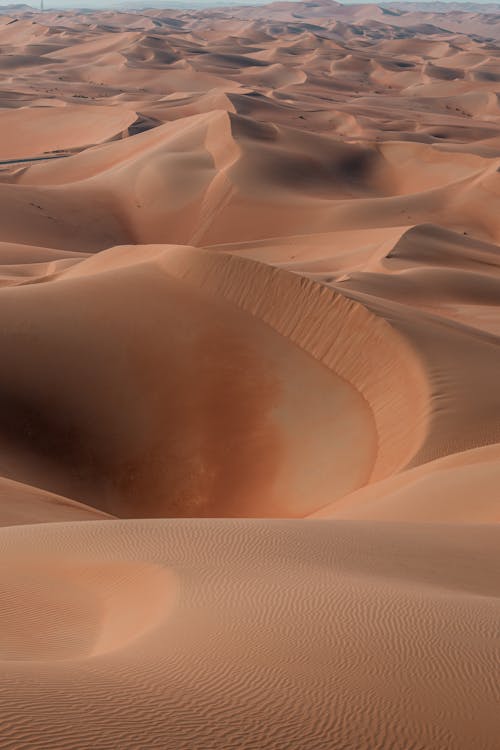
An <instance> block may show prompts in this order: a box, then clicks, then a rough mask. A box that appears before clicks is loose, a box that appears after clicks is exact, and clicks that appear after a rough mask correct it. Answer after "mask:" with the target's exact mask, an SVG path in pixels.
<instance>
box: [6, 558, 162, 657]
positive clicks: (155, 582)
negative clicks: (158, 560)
mask: <svg viewBox="0 0 500 750" xmlns="http://www.w3.org/2000/svg"><path fill="white" fill-rule="evenodd" d="M174 597H175V576H174V574H173V573H172V572H171V571H169V570H167V569H166V568H163V567H161V566H156V565H152V564H146V563H130V562H128V563H127V562H105V561H103V562H95V561H92V562H70V563H69V564H67V563H65V562H64V563H63V562H62V561H55V560H54V561H46V560H42V559H40V560H35V559H33V560H31V561H29V562H26V561H22V560H12V561H11V562H10V564H6V565H5V566H4V568H3V573H2V574H1V576H0V629H1V632H2V639H1V642H0V660H2V661H50V662H52V661H62V660H73V659H82V658H87V657H92V656H98V655H102V654H106V653H109V652H111V651H116V650H119V649H123V648H126V647H127V646H128V645H129V644H130V643H131V642H133V641H136V640H137V639H138V638H140V637H141V636H142V635H143V634H145V633H146V632H148V631H150V630H152V629H154V628H155V626H157V625H158V624H160V623H161V622H162V621H163V620H164V619H165V617H166V616H167V615H168V612H169V610H170V609H171V606H172V604H173V599H174Z"/></svg>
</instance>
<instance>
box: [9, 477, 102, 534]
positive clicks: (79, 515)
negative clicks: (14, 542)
mask: <svg viewBox="0 0 500 750" xmlns="http://www.w3.org/2000/svg"><path fill="white" fill-rule="evenodd" d="M106 518H114V516H111V515H109V514H108V513H105V512H104V511H102V510H98V509H97V508H93V507H91V506H90V505H84V504H83V503H79V502H78V501H77V500H71V499H70V498H67V497H63V496H61V495H56V494H54V493H53V492H47V491H46V490H42V489H40V488H39V487H33V486H32V485H29V484H24V483H21V482H16V481H15V480H13V479H8V478H7V477H0V527H2V526H17V525H20V524H33V523H53V522H56V521H91V520H93V519H97V520H99V521H102V520H105V519H106Z"/></svg>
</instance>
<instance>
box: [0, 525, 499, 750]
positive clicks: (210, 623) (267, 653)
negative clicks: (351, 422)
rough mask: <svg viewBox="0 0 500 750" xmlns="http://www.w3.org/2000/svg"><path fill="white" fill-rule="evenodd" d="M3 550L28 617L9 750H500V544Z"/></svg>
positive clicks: (341, 537)
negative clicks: (41, 747) (42, 748)
mask: <svg viewBox="0 0 500 750" xmlns="http://www.w3.org/2000/svg"><path fill="white" fill-rule="evenodd" d="M0 540H1V549H2V555H3V559H4V560H6V561H8V564H9V566H10V569H11V570H12V571H14V572H13V573H12V574H11V575H9V576H8V577H5V576H4V575H2V578H1V584H0V585H1V587H2V590H3V591H4V592H5V593H4V597H5V595H7V596H9V595H10V596H11V597H12V596H14V601H15V602H16V603H17V604H16V605H15V607H12V606H11V607H10V608H9V609H8V610H7V617H8V619H5V609H3V610H2V613H3V614H2V617H3V620H2V622H3V623H4V628H5V630H4V633H5V634H6V636H7V637H5V636H4V638H3V640H2V646H1V650H0V658H1V659H2V674H1V677H0V685H1V686H2V691H3V694H4V695H5V700H4V702H3V706H2V726H3V727H4V729H3V740H2V741H3V744H4V746H5V747H6V748H14V747H16V748H23V749H24V748H28V747H32V746H33V743H37V742H38V740H37V738H38V737H40V734H41V732H43V742H44V743H45V744H46V745H51V746H53V747H66V746H67V747H91V746H92V745H97V746H98V747H111V746H113V745H114V746H117V745H118V746H124V747H141V748H145V747H155V746H157V747H164V748H177V747H179V746H180V747H182V746H183V745H184V746H189V747H191V748H207V747H213V748H215V747H227V748H229V747H242V748H250V747H255V746H257V747H284V746H289V747H290V746H291V747H294V746H297V747H303V746H306V747H311V748H319V747H324V746H325V745H327V746H328V747H332V748H337V747H338V748H340V747H346V746H352V747H359V748H373V747H384V748H385V747H391V746H393V747H407V746H412V745H414V746H416V747H419V746H420V747H432V748H437V747H446V746H450V747H454V748H470V747H474V746H479V747H484V748H494V746H495V743H496V732H497V730H498V724H497V718H496V711H495V709H496V702H495V679H494V672H495V667H496V639H495V633H496V628H497V618H498V599H496V598H495V597H498V594H499V591H498V576H497V570H498V529H497V528H492V527H490V528H489V527H487V526H469V527H466V528H460V527H457V526H454V525H450V526H446V525H436V526H430V527H429V526H425V525H419V524H396V523H393V524H380V523H379V524H375V525H373V524H368V523H363V522H360V521H358V522H329V521H318V520H316V521H267V522H265V521H257V520H256V521H245V520H241V521H231V520H210V521H201V520H190V521H189V520H186V521H184V520H183V521H175V520H174V521H173V520H170V521H165V520H163V521H149V522H147V521H128V522H123V521H122V522H113V521H107V522H92V523H81V522H80V523H71V524H43V525H39V526H24V527H17V528H11V529H4V530H3V531H2V535H1V537H0ZM124 555H125V558H126V561H124ZM3 601H5V598H4V599H3ZM131 602H133V606H131ZM16 607H17V608H16ZM10 618H12V619H10ZM18 620H21V622H22V623H23V627H22V628H19V626H18V625H17V622H18ZM55 622H56V623H58V625H57V627H54V623H55ZM33 629H36V632H37V633H38V640H37V642H36V643H34V642H33V641H32V640H31V636H30V633H31V632H32V630H33ZM68 631H69V633H68ZM65 632H66V633H67V635H64V633H65ZM403 665H404V668H402V667H403ZM70 685H71V691H70ZM35 686H36V687H35ZM69 691H70V692H71V700H69V699H68V698H67V695H68V692H69ZM110 696H112V698H111V700H110ZM496 697H498V694H496ZM111 701H112V709H113V710H112V711H110V703H111ZM20 703H22V704H23V705H24V706H25V707H26V709H27V710H25V711H23V712H22V714H20V713H19V704H20ZM60 705H64V706H65V710H64V711H60V710H58V709H57V706H60ZM444 708H446V710H444ZM124 716H126V717H127V720H126V721H124V720H123V717H124ZM270 727H272V735H271V736H270V735H269V728H270ZM108 738H109V739H108Z"/></svg>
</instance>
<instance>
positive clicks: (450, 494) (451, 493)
mask: <svg viewBox="0 0 500 750" xmlns="http://www.w3.org/2000/svg"><path fill="white" fill-rule="evenodd" d="M499 483H500V444H496V445H487V446H482V447H480V448H473V449H471V450H467V451H463V452H460V453H453V454H451V455H449V456H445V457H443V458H438V459H436V460H434V461H430V462H428V463H425V464H423V465H420V466H416V467H414V468H412V469H408V470H407V471H404V472H402V473H400V474H398V475H396V476H391V477H388V478H386V479H384V480H382V481H381V482H378V483H376V484H372V485H370V486H365V487H362V488H361V489H359V490H356V491H354V492H352V493H350V494H349V495H346V496H345V497H343V498H342V499H340V500H338V501H335V502H333V503H331V504H329V505H327V506H325V507H324V508H321V509H320V510H318V511H315V512H314V513H312V514H311V515H310V518H337V519H349V520H372V521H404V522H405V523H411V522H414V523H419V522H429V523H472V524H474V523H485V524H490V523H499V522H500V504H499V502H498V486H499Z"/></svg>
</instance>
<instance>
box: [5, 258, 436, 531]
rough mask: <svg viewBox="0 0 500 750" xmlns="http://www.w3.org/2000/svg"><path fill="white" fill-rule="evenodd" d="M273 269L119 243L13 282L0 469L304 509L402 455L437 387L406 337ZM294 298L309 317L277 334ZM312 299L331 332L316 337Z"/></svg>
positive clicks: (165, 510)
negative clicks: (430, 386)
mask: <svg viewBox="0 0 500 750" xmlns="http://www.w3.org/2000/svg"><path fill="white" fill-rule="evenodd" d="M214 262H215V265H214ZM252 275H253V276H254V277H255V283H254V291H253V292H251V293H249V290H248V289H247V288H246V285H247V284H248V282H249V280H250V279H251V277H252ZM275 275H276V274H275V272H272V271H271V269H266V267H263V266H259V265H258V264H255V263H253V262H250V261H239V262H237V261H236V260H233V259H231V257H230V256H213V261H212V257H211V256H210V255H208V254H207V253H204V252H201V251H197V252H196V251H194V250H189V249H188V248H170V249H169V248H165V249H164V250H162V249H161V248H159V249H158V248H156V249H155V248H150V249H148V248H141V249H140V250H139V251H137V250H134V249H132V248H131V249H128V250H127V249H125V248H116V249H115V250H112V251H109V252H108V253H105V254H101V255H99V256H96V257H95V258H93V259H89V260H88V261H87V262H86V263H80V264H78V265H77V266H75V267H74V268H73V269H70V270H68V271H66V272H63V273H62V274H60V275H59V276H56V277H55V278H54V279H53V280H47V281H45V282H44V283H29V284H27V285H26V284H25V285H21V286H17V287H14V288H12V287H9V288H6V289H4V290H3V291H2V292H1V293H0V309H1V311H2V312H1V314H2V318H3V320H4V326H3V330H2V334H1V335H2V340H3V345H4V346H5V348H6V351H8V352H9V365H8V366H6V367H4V368H3V371H2V375H1V378H0V398H1V405H2V415H3V418H2V426H1V431H0V439H1V442H2V446H3V448H2V472H3V473H4V474H5V475H6V476H9V477H11V478H14V479H17V480H21V479H22V480H23V481H25V480H26V479H27V478H28V477H29V481H30V482H31V483H32V484H35V485H38V486H41V487H44V488H45V489H47V490H51V491H53V492H57V493H59V494H63V495H67V496H70V497H74V498H76V499H78V500H83V501H84V502H87V503H90V504H92V505H95V506H97V507H98V508H100V509H102V510H106V511H108V512H111V513H115V514H118V515H126V516H138V515H139V516H140V515H142V516H144V515H153V516H154V515H180V516H192V515H203V516H205V515H236V516H239V515H246V516H248V515H261V516H273V515H274V516H276V515H292V516H303V515H304V514H306V513H308V512H311V511H312V510H315V509H316V508H319V507H320V506H321V505H323V504H324V503H325V502H326V501H327V500H329V499H331V498H332V497H336V496H338V497H340V496H342V495H345V494H346V493H348V492H350V491H352V490H353V489H356V488H357V487H359V486H361V485H362V484H364V483H366V482H367V481H368V480H369V478H370V477H371V476H372V474H373V473H374V472H375V473H376V474H378V475H380V474H381V475H385V474H387V472H388V471H389V467H390V466H391V465H394V462H395V461H399V462H400V463H401V462H403V463H404V462H406V461H408V460H409V459H410V458H411V455H412V453H414V452H415V451H416V450H417V449H418V446H419V437H418V436H419V434H420V433H419V431H421V429H422V425H423V423H424V422H425V409H426V391H425V382H424V379H423V376H422V375H421V374H419V368H418V364H417V363H416V362H415V363H414V364H413V365H412V364H411V353H410V352H409V351H407V348H406V345H405V344H404V342H403V341H402V340H401V341H399V340H398V337H397V335H396V334H395V333H393V332H392V331H391V330H390V329H389V327H388V326H384V325H383V324H382V326H381V327H380V325H379V326H378V327H377V326H375V329H374V331H373V333H372V332H371V331H370V326H371V325H372V324H373V323H374V321H372V320H371V319H370V316H369V315H368V314H367V313H364V311H363V310H362V309H361V308H359V309H356V306H352V305H350V304H349V303H347V302H344V301H343V300H342V299H341V298H337V299H336V300H333V299H331V298H332V296H333V295H332V294H331V293H330V292H326V293H324V294H323V295H322V294H321V288H320V287H318V288H317V289H316V290H315V288H314V285H312V286H311V289H310V290H305V292H304V291H303V292H302V293H301V284H300V281H299V279H297V283H295V279H294V277H290V279H289V280H288V279H287V276H288V275H287V274H286V273H283V272H281V276H282V277H283V279H280V278H279V277H278V278H277V284H276V283H274V280H273V279H274V277H275ZM224 277H225V278H224ZM266 277H267V281H266ZM273 284H274V287H275V290H276V293H280V294H281V298H275V299H274V301H272V299H268V298H267V295H269V294H271V292H272V287H273ZM287 284H288V287H289V288H288V290H287V289H286V285H287ZM242 295H243V296H242ZM315 298H316V299H315ZM125 299H126V300H127V304H126V305H124V306H122V305H121V304H120V300H125ZM270 302H272V304H271V305H270V304H269V303H270ZM306 305H308V308H306ZM259 306H260V308H261V309H260V310H259V311H258V314H257V315H256V314H255V308H256V307H257V308H258V307H259ZM266 306H267V308H266ZM328 307H330V308H331V309H330V311H329V312H328ZM351 307H352V309H351ZM292 309H294V311H295V314H296V315H297V314H299V315H300V314H301V313H300V310H302V316H303V322H302V329H301V330H298V331H297V332H296V333H295V334H292V335H291V338H290V337H289V336H287V337H284V336H283V333H284V330H283V328H284V326H287V324H288V323H289V321H290V316H291V315H292ZM315 309H316V312H315ZM319 314H323V317H324V326H325V334H324V335H325V336H327V337H329V339H330V341H329V343H327V342H326V341H325V340H324V339H322V338H320V339H319V340H318V341H317V343H316V344H315V343H314V337H315V336H317V333H318V332H317V331H315V330H314V327H312V323H311V322H308V319H307V316H309V318H311V317H312V320H314V317H315V316H317V315H319ZM20 321H25V323H24V325H23V326H20ZM56 321H57V324H56ZM75 333H77V336H75ZM346 347H347V348H346ZM329 348H331V351H328V350H329ZM322 352H324V353H322ZM406 355H407V356H406ZM408 358H409V359H408ZM375 360H376V361H375ZM372 367H377V368H378V369H379V373H378V375H377V373H376V372H374V371H373V370H372ZM34 369H36V370H37V373H38V378H37V386H36V388H33V384H32V382H31V376H30V373H31V372H32V371H33V370H34ZM403 372H405V373H406V380H407V382H406V383H405V382H404V376H403V378H401V376H402V373H403ZM388 379H389V380H390V381H391V382H392V383H393V389H394V392H393V394H392V398H393V399H398V398H399V404H400V409H401V410H402V413H407V415H408V419H409V420H410V421H409V422H408V423H406V424H404V425H403V426H402V429H401V428H399V425H397V424H395V420H394V419H392V417H391V413H390V409H389V406H388V404H387V403H385V401H384V391H385V387H386V384H387V380H388ZM410 383H413V385H414V389H411V392H410V388H408V385H409V384H410ZM396 389H398V390H399V395H398V394H396ZM417 389H420V390H417ZM422 434H423V433H422ZM396 442H397V444H396ZM311 490H312V493H311V494H309V493H310V491H311Z"/></svg>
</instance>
